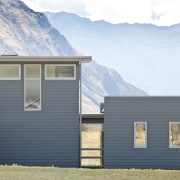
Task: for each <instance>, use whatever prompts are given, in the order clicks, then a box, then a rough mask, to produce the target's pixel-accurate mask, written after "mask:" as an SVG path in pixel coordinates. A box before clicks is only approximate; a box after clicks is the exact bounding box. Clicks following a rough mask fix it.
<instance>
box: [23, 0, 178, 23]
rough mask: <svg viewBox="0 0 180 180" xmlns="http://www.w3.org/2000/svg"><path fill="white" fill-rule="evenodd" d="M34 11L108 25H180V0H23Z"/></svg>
mask: <svg viewBox="0 0 180 180" xmlns="http://www.w3.org/2000/svg"><path fill="white" fill-rule="evenodd" d="M22 1H24V2H25V3H26V4H27V5H28V6H29V7H31V8H32V9H34V10H35V11H66V12H72V13H76V14H78V15H80V16H84V17H88V18H90V19H91V20H100V19H104V20H105V21H109V22H111V23H124V22H128V23H152V24H156V25H159V26H168V25H172V24H177V23H180V0H22Z"/></svg>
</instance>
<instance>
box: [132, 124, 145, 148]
mask: <svg viewBox="0 0 180 180" xmlns="http://www.w3.org/2000/svg"><path fill="white" fill-rule="evenodd" d="M134 147H135V148H147V123H146V122H135V123H134Z"/></svg>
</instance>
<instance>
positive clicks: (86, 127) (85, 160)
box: [80, 119, 103, 168]
mask: <svg viewBox="0 0 180 180" xmlns="http://www.w3.org/2000/svg"><path fill="white" fill-rule="evenodd" d="M80 160H81V167H88V168H89V167H90V168H102V167H103V122H102V120H100V119H98V120H95V119H93V120H92V119H91V120H90V119H86V120H84V119H83V121H82V124H81V159H80Z"/></svg>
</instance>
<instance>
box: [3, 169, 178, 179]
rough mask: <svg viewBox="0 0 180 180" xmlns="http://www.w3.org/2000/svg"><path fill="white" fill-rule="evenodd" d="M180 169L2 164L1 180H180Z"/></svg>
mask: <svg viewBox="0 0 180 180" xmlns="http://www.w3.org/2000/svg"><path fill="white" fill-rule="evenodd" d="M179 177H180V171H170V170H168V171H167V170H138V169H129V170H128V169H76V168H56V167H23V166H16V167H14V166H0V180H84V179H86V180H110V179H113V180H179Z"/></svg>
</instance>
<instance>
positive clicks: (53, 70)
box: [45, 64, 76, 80]
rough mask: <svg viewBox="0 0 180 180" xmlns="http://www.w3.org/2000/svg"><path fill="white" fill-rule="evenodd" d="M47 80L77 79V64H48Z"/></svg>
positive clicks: (46, 70)
mask: <svg viewBox="0 0 180 180" xmlns="http://www.w3.org/2000/svg"><path fill="white" fill-rule="evenodd" d="M45 79H46V80H74V79H76V65H74V64H46V66H45Z"/></svg>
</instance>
